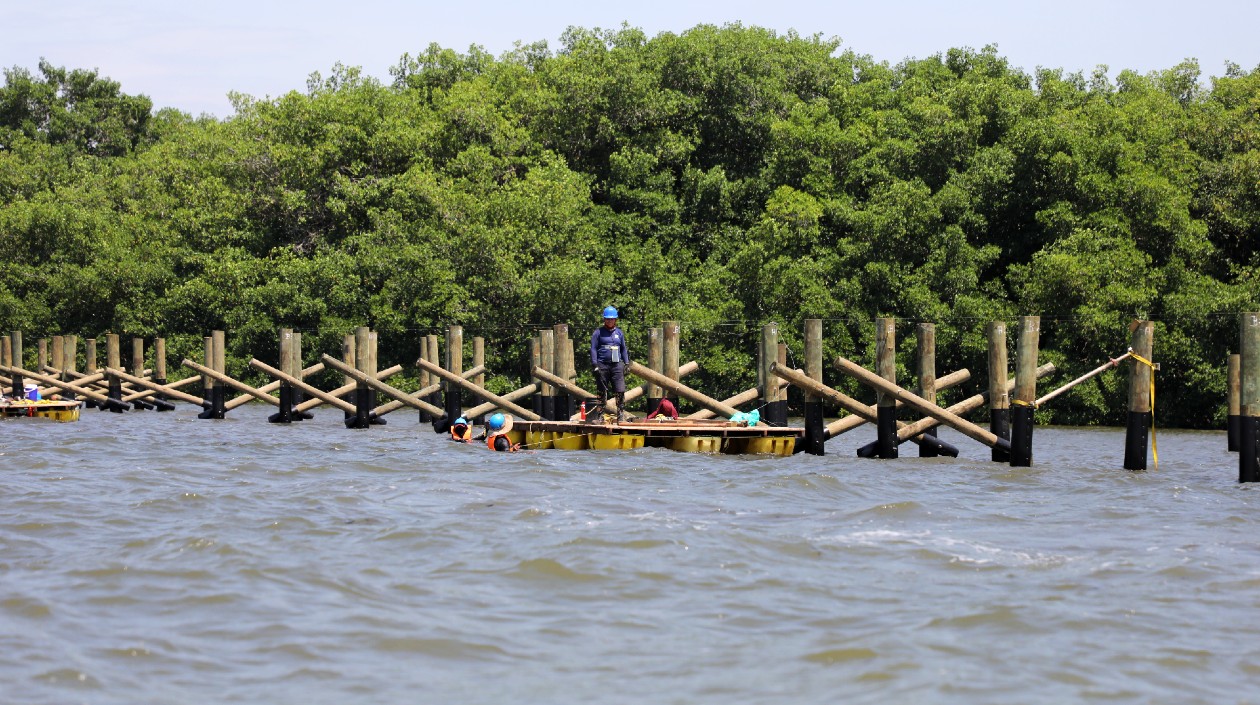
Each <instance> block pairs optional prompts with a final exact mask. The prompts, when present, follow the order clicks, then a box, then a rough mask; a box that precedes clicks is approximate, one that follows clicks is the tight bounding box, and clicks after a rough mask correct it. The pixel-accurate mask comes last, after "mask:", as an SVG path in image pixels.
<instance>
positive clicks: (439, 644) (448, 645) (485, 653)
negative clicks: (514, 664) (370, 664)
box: [375, 637, 509, 660]
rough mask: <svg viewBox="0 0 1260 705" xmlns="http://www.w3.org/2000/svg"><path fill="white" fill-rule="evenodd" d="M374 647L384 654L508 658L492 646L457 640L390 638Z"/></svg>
mask: <svg viewBox="0 0 1260 705" xmlns="http://www.w3.org/2000/svg"><path fill="white" fill-rule="evenodd" d="M375 647H376V648H377V649H378V650H380V651H386V652H405V653H415V654H424V655H426V656H433V657H435V658H448V659H474V660H483V659H486V658H497V657H501V656H508V655H509V654H508V652H507V651H505V650H503V648H501V647H499V646H496V645H494V644H478V643H475V642H469V641H461V640H459V639H422V638H419V637H390V638H385V639H377V640H376V644H375Z"/></svg>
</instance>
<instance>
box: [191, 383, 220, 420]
mask: <svg viewBox="0 0 1260 705" xmlns="http://www.w3.org/2000/svg"><path fill="white" fill-rule="evenodd" d="M226 396H227V389H226V388H224V387H223V386H218V387H215V388H214V389H211V390H210V398H209V399H207V400H206V403H207V404H208V406H207V407H206V410H205V411H203V412H201V413H200V414H197V418H199V419H222V418H223V417H224V416H226V412H225V411H224V409H223V402H224V401H225V397H226Z"/></svg>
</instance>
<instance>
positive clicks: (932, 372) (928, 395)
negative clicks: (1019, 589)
mask: <svg viewBox="0 0 1260 705" xmlns="http://www.w3.org/2000/svg"><path fill="white" fill-rule="evenodd" d="M914 332H915V337H916V338H917V339H918V343H919V347H918V354H919V396H920V397H922V398H923V401H926V402H928V403H929V404H935V403H936V324H935V323H920V324H918V325H917V326H915V329H914ZM927 434H928V435H932V436H935V435H936V429H935V428H932V429H929V430H928V431H927ZM937 455H938V453H937V452H936V446H934V445H930V444H923V445H920V446H919V457H920V458H935V457H936V456H937Z"/></svg>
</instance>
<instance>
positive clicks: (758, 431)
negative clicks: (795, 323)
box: [508, 419, 805, 455]
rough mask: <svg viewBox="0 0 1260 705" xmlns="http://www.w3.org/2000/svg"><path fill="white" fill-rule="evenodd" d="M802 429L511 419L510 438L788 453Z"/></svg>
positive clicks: (564, 445) (533, 445) (590, 446)
mask: <svg viewBox="0 0 1260 705" xmlns="http://www.w3.org/2000/svg"><path fill="white" fill-rule="evenodd" d="M804 436H805V429H804V428H801V427H793V426H746V425H743V424H737V423H734V422H731V421H725V420H708V419H706V420H699V419H653V420H651V421H648V420H645V419H641V420H635V421H623V422H621V423H616V422H613V423H605V422H604V421H603V420H602V419H593V420H587V421H514V422H513V424H512V430H511V431H508V437H509V438H511V440H512V442H513V443H520V444H521V447H522V448H526V449H535V450H536V449H544V448H556V449H559V450H633V449H635V448H643V447H648V448H670V449H672V450H678V451H684V452H689V453H726V454H729V455H746V454H751V455H758V454H763V455H791V454H792V452H793V450H795V448H796V443H797V441H798V440H800V439H801V438H803V437H804Z"/></svg>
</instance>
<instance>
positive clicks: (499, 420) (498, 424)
mask: <svg viewBox="0 0 1260 705" xmlns="http://www.w3.org/2000/svg"><path fill="white" fill-rule="evenodd" d="M505 421H506V419H504V418H503V414H492V415H491V416H490V418H488V419H486V428H488V429H490V430H491V431H498V430H499V429H501V428H503V424H504V423H505Z"/></svg>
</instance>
